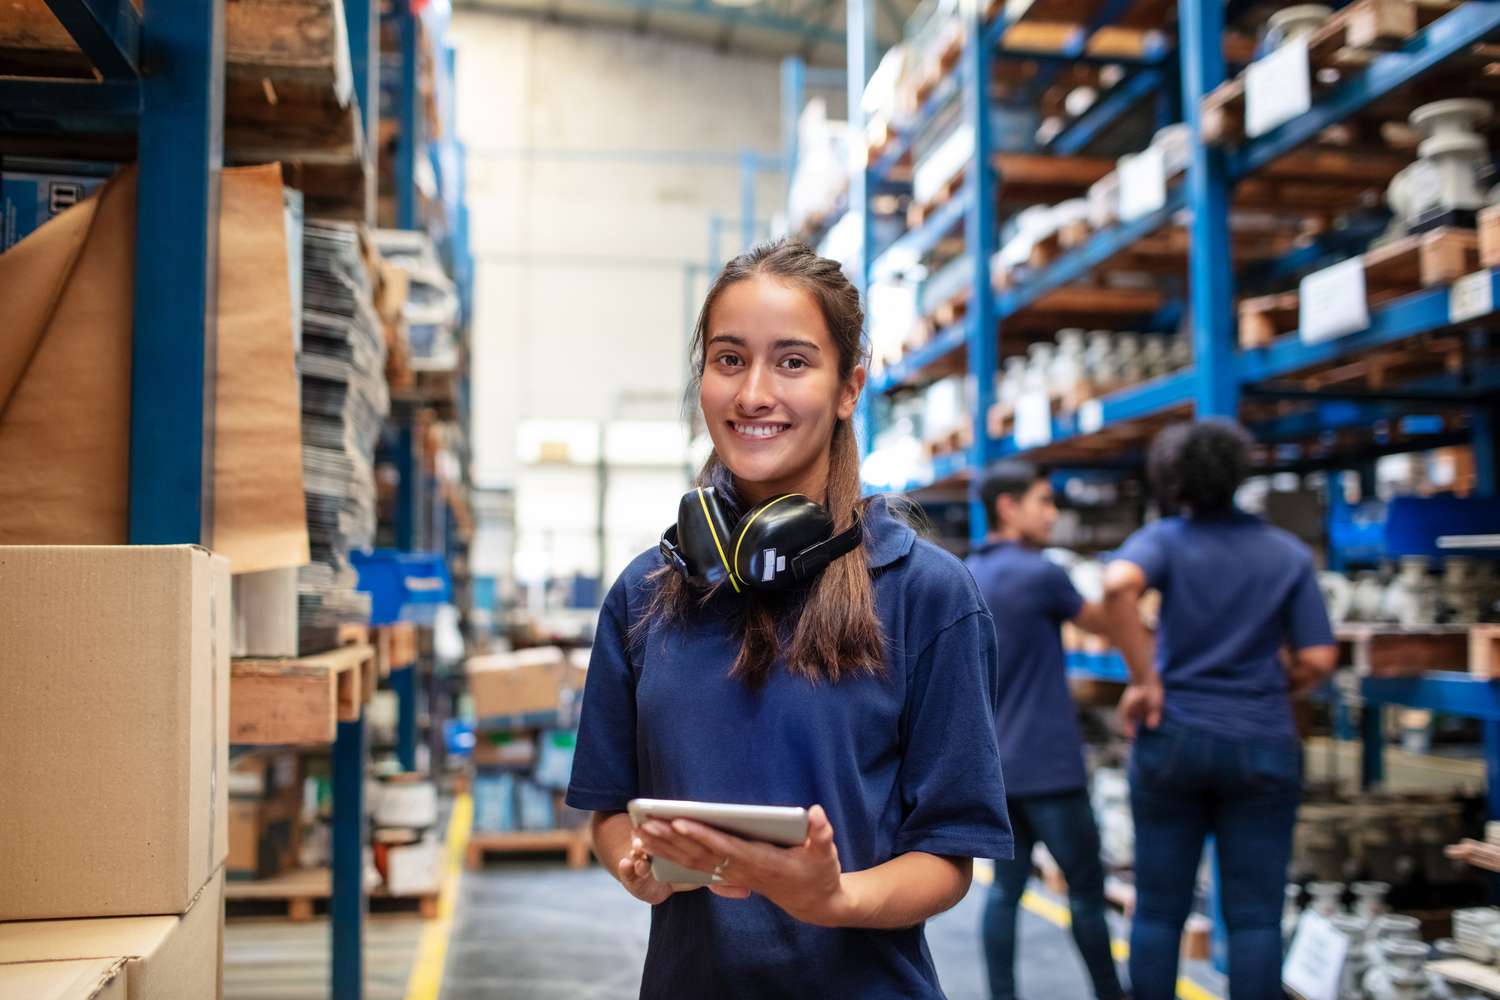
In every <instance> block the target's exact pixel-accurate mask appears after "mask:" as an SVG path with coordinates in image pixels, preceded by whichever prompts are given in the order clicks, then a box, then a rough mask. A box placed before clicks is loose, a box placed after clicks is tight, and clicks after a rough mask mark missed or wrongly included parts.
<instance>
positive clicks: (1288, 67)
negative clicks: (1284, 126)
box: [1245, 38, 1312, 139]
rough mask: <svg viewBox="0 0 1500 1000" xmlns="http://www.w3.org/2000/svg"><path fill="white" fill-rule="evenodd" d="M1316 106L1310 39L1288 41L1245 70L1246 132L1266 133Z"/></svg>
mask: <svg viewBox="0 0 1500 1000" xmlns="http://www.w3.org/2000/svg"><path fill="white" fill-rule="evenodd" d="M1311 107H1312V73H1311V71H1310V70H1309V68H1308V59H1307V39H1306V38H1299V39H1297V40H1295V41H1291V42H1287V43H1286V44H1285V45H1283V46H1282V47H1281V48H1279V49H1277V50H1276V51H1275V52H1272V53H1271V54H1270V55H1267V56H1264V57H1263V58H1260V59H1257V60H1256V61H1255V62H1253V63H1251V64H1250V67H1249V68H1248V69H1246V70H1245V134H1246V135H1247V136H1249V137H1250V138H1252V139H1253V138H1255V137H1256V136H1258V135H1265V134H1266V133H1267V132H1269V131H1271V130H1272V129H1273V128H1275V127H1276V126H1278V125H1280V124H1281V123H1282V122H1286V121H1291V120H1292V119H1293V118H1296V117H1297V116H1298V115H1300V114H1304V113H1306V112H1307V111H1308V110H1309V109H1310V108H1311Z"/></svg>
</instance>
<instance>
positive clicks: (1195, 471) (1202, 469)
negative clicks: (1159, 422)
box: [1146, 417, 1251, 514]
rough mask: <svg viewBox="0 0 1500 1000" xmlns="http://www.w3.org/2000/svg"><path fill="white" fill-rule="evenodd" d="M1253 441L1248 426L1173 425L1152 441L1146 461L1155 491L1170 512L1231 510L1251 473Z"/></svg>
mask: <svg viewBox="0 0 1500 1000" xmlns="http://www.w3.org/2000/svg"><path fill="white" fill-rule="evenodd" d="M1250 443H1251V442H1250V435H1249V434H1248V433H1247V432H1246V431H1245V429H1244V428H1243V427H1241V426H1240V425H1239V424H1237V423H1235V422H1234V421H1232V420H1226V419H1224V418H1221V417H1211V418H1209V419H1207V420H1199V421H1195V422H1192V423H1181V424H1173V425H1172V426H1171V427H1168V428H1167V429H1166V430H1164V431H1162V432H1161V433H1160V434H1158V435H1157V436H1156V440H1154V441H1152V442H1151V451H1150V452H1149V454H1148V455H1147V457H1146V475H1147V478H1149V479H1150V481H1151V490H1152V492H1153V493H1154V494H1155V495H1156V499H1157V500H1158V501H1159V502H1160V503H1161V504H1162V506H1163V507H1164V508H1166V509H1168V510H1169V511H1175V510H1179V509H1182V508H1186V509H1187V510H1188V511H1189V512H1191V513H1193V514H1217V513H1220V512H1222V511H1225V510H1228V509H1229V508H1230V507H1231V506H1233V504H1234V494H1235V491H1236V490H1238V489H1239V488H1240V484H1241V483H1242V482H1244V481H1245V477H1246V476H1247V475H1249V473H1250Z"/></svg>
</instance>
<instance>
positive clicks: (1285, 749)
mask: <svg viewBox="0 0 1500 1000" xmlns="http://www.w3.org/2000/svg"><path fill="white" fill-rule="evenodd" d="M1301 792H1302V748H1301V747H1300V746H1299V745H1298V744H1297V743H1294V742H1281V741H1274V742H1265V743H1259V742H1257V743H1250V742H1245V741H1243V740H1230V739H1224V738H1222V737H1219V736H1216V735H1214V734H1213V733H1211V732H1208V731H1207V730H1199V729H1190V728H1187V727H1184V726H1175V725H1163V726H1162V727H1160V728H1159V729H1155V730H1148V729H1142V730H1140V732H1139V733H1138V734H1137V735H1136V741H1135V747H1134V749H1133V750H1132V752H1131V755H1130V806H1131V813H1132V814H1133V815H1134V816H1135V876H1136V893H1137V895H1136V907H1135V918H1134V920H1133V921H1132V924H1131V931H1130V981H1131V985H1132V987H1133V988H1134V990H1135V997H1136V1000H1172V998H1173V997H1175V996H1176V995H1177V985H1176V984H1177V955H1178V949H1179V947H1180V942H1181V939H1182V925H1183V923H1184V922H1185V921H1186V920H1187V917H1188V913H1189V911H1190V910H1191V908H1192V904H1193V889H1194V886H1195V883H1196V881H1197V874H1198V863H1199V861H1200V859H1201V858H1202V855H1203V843H1204V838H1205V837H1207V836H1208V835H1209V834H1212V835H1213V837H1214V843H1215V845H1216V850H1217V852H1218V862H1219V896H1220V903H1221V906H1222V909H1223V915H1224V924H1225V929H1226V930H1227V931H1228V935H1229V996H1230V998H1231V1000H1269V998H1279V997H1281V996H1282V990H1281V957H1282V956H1281V907H1282V886H1283V885H1284V884H1285V882H1286V870H1287V864H1288V863H1289V862H1290V860H1291V854H1292V827H1293V825H1294V824H1295V822H1296V819H1297V802H1298V799H1299V798H1300V796H1301Z"/></svg>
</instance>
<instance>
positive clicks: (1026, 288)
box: [995, 188, 1184, 320]
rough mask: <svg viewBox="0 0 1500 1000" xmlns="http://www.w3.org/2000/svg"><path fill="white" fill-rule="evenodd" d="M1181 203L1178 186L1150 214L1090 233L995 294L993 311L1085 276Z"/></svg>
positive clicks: (1010, 312)
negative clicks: (1026, 277)
mask: <svg viewBox="0 0 1500 1000" xmlns="http://www.w3.org/2000/svg"><path fill="white" fill-rule="evenodd" d="M1183 204H1184V199H1183V194H1182V190H1181V189H1180V188H1179V189H1177V190H1175V191H1172V192H1170V193H1169V194H1168V195H1167V203H1166V204H1165V205H1163V206H1162V207H1161V208H1159V209H1157V210H1156V211H1155V212H1152V213H1151V214H1149V215H1144V216H1141V217H1140V218H1139V219H1135V220H1133V221H1131V222H1123V223H1120V224H1118V225H1115V226H1112V227H1110V228H1109V229H1106V230H1103V231H1102V232H1100V233H1098V234H1097V235H1095V236H1093V237H1091V238H1090V239H1089V241H1088V242H1087V243H1085V244H1084V245H1083V246H1081V247H1079V248H1078V249H1076V250H1072V251H1070V252H1068V253H1066V254H1064V255H1063V256H1062V257H1061V258H1060V259H1059V260H1057V261H1056V262H1055V263H1053V264H1052V265H1051V266H1050V267H1048V268H1047V269H1046V270H1044V271H1043V272H1042V273H1041V274H1039V275H1037V276H1036V277H1035V278H1033V279H1032V280H1030V281H1027V282H1025V283H1024V284H1021V285H1019V286H1017V287H1015V288H1012V289H1010V290H1008V291H1005V292H1001V293H999V294H998V295H996V296H995V315H996V318H997V319H1000V320H1005V319H1008V318H1010V317H1011V316H1014V315H1015V314H1016V313H1018V312H1020V311H1021V310H1023V309H1025V308H1027V307H1028V306H1030V305H1031V304H1032V303H1033V302H1035V301H1036V300H1037V299H1039V298H1041V297H1042V296H1043V295H1045V294H1046V293H1047V292H1050V291H1052V290H1053V289H1057V288H1061V287H1062V286H1064V285H1068V284H1071V283H1073V282H1075V281H1077V280H1079V279H1080V278H1083V277H1085V276H1086V275H1087V274H1088V273H1089V272H1090V271H1092V270H1093V269H1094V268H1096V267H1098V266H1099V265H1100V264H1102V263H1104V262H1105V261H1107V260H1109V259H1110V258H1111V257H1113V256H1114V255H1115V254H1117V253H1119V252H1121V251H1122V250H1125V249H1126V248H1128V247H1129V246H1131V245H1132V244H1134V243H1137V242H1139V241H1140V240H1141V239H1143V238H1144V237H1147V236H1150V235H1151V234H1152V233H1154V232H1156V231H1157V230H1158V229H1160V228H1161V227H1162V226H1165V225H1166V224H1167V223H1168V222H1170V221H1171V220H1172V216H1173V215H1175V214H1176V213H1177V212H1178V211H1180V210H1181V209H1182V206H1183Z"/></svg>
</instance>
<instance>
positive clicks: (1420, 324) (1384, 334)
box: [1238, 4, 1500, 383]
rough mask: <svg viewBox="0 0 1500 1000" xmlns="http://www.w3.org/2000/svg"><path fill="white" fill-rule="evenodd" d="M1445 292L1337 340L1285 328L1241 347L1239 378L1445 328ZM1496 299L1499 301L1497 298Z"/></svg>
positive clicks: (1499, 276) (1393, 307) (1434, 291)
mask: <svg viewBox="0 0 1500 1000" xmlns="http://www.w3.org/2000/svg"><path fill="white" fill-rule="evenodd" d="M1496 6H1500V4H1497V5H1496ZM1489 274H1490V288H1491V294H1492V295H1500V269H1493V270H1491V271H1490V272H1489ZM1449 294H1450V293H1449V289H1448V287H1447V286H1446V285H1443V286H1437V287H1433V288H1426V289H1423V290H1422V291H1420V292H1414V293H1413V294H1411V295H1407V296H1404V297H1402V298H1400V299H1397V300H1395V301H1394V302H1391V303H1388V304H1387V305H1384V306H1382V307H1380V308H1378V309H1375V310H1372V311H1371V313H1370V326H1369V328H1368V329H1366V330H1362V331H1360V332H1359V333H1351V334H1349V335H1348V336H1346V337H1340V338H1338V339H1336V340H1327V341H1323V342H1321V343H1314V344H1308V343H1304V342H1303V341H1302V340H1301V338H1299V337H1297V336H1296V335H1295V334H1289V335H1287V336H1284V337H1282V338H1280V339H1279V340H1277V342H1276V343H1274V344H1272V345H1271V346H1269V347H1263V348H1258V349H1256V350H1251V351H1241V352H1239V358H1238V368H1239V378H1240V381H1241V382H1246V383H1253V382H1266V381H1270V380H1271V379H1276V378H1281V377H1283V376H1286V375H1290V374H1292V373H1293V372H1297V371H1301V370H1303V369H1305V368H1309V367H1312V366H1313V365H1321V364H1329V363H1331V362H1336V361H1339V360H1341V359H1343V358H1345V357H1349V356H1351V355H1354V354H1357V353H1360V352H1363V351H1367V350H1369V349H1371V348H1375V347H1382V346H1385V345H1387V344H1393V343H1396V342H1398V341H1401V340H1405V339H1407V338H1408V337H1414V336H1416V335H1418V334H1421V333H1427V332H1429V331H1433V330H1441V329H1444V328H1446V327H1448V326H1451V325H1452V324H1451V323H1450V322H1449V319H1448V316H1449V311H1448V309H1449ZM1495 301H1497V302H1500V298H1497V299H1495Z"/></svg>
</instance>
